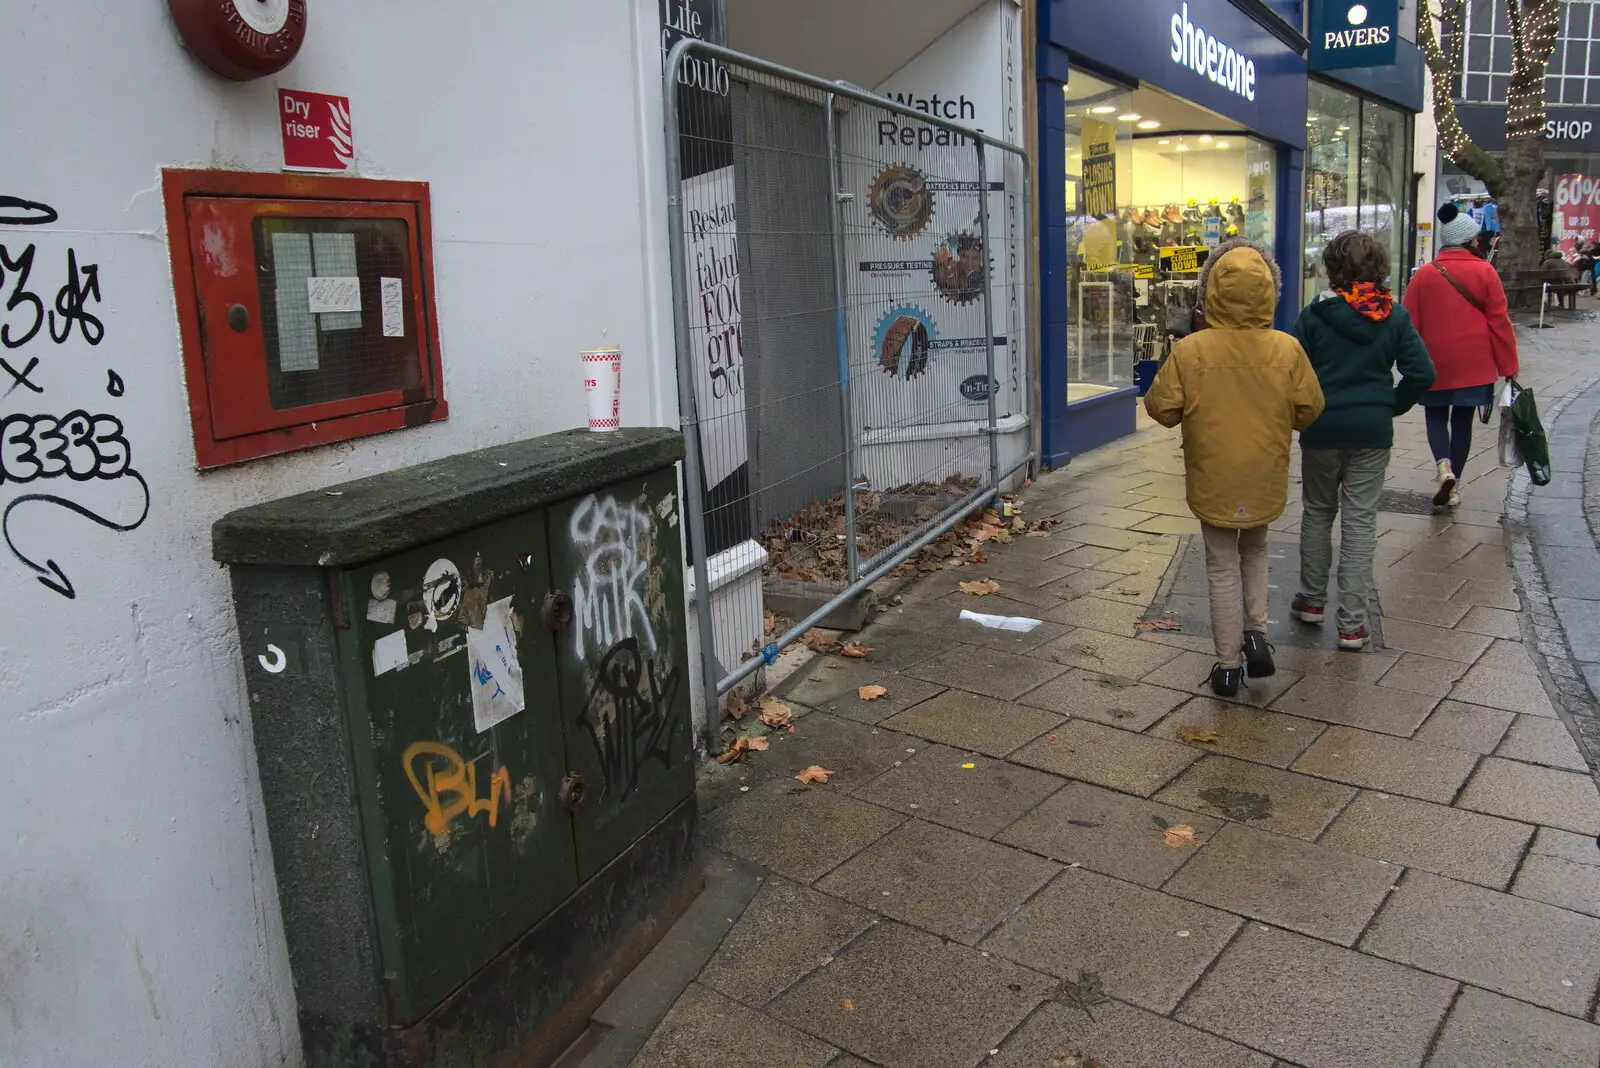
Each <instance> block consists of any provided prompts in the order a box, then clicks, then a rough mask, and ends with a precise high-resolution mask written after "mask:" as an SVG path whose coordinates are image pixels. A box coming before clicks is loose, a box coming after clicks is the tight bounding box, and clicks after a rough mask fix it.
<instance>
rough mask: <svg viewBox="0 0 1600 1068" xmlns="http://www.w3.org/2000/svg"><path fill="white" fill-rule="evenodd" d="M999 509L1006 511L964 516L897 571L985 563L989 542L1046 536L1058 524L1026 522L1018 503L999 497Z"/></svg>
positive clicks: (1043, 521)
mask: <svg viewBox="0 0 1600 1068" xmlns="http://www.w3.org/2000/svg"><path fill="white" fill-rule="evenodd" d="M1001 508H1002V509H1004V510H1005V511H1006V512H1008V513H1010V514H1009V515H1002V514H1001V513H1000V512H997V511H995V509H993V508H985V509H984V510H983V511H981V512H976V513H974V514H972V515H970V516H968V517H967V518H966V520H964V521H963V522H961V523H958V524H956V526H955V527H953V528H952V529H950V530H948V531H946V532H945V533H944V534H943V535H942V536H940V537H939V538H937V539H935V540H934V541H933V542H931V543H929V545H928V547H927V548H925V549H923V550H922V552H921V553H919V554H918V555H917V556H916V557H915V558H913V560H912V561H908V562H907V563H906V564H905V565H903V567H902V568H901V570H902V571H907V570H914V571H920V572H929V571H943V570H945V569H946V568H956V567H972V566H979V565H982V564H986V563H988V562H989V547H990V546H991V545H1007V544H1009V543H1010V542H1011V541H1013V540H1014V539H1016V538H1048V537H1049V536H1050V534H1051V531H1052V529H1053V528H1055V527H1058V526H1060V525H1061V520H1059V519H1040V520H1037V521H1035V522H1029V521H1028V520H1026V519H1024V518H1023V517H1022V506H1021V505H1020V504H1019V503H1017V502H1015V501H1012V500H1009V499H1006V498H1002V504H1001Z"/></svg>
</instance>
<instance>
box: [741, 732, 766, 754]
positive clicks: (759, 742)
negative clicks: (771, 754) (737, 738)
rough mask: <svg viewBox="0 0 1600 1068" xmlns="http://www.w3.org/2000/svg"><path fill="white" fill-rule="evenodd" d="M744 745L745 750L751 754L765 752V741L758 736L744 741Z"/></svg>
mask: <svg viewBox="0 0 1600 1068" xmlns="http://www.w3.org/2000/svg"><path fill="white" fill-rule="evenodd" d="M744 743H745V748H746V749H748V750H750V751H751V752H752V753H764V752H766V751H767V740H766V739H765V738H762V737H761V736H759V735H751V736H750V737H748V738H746V739H745V740H744Z"/></svg>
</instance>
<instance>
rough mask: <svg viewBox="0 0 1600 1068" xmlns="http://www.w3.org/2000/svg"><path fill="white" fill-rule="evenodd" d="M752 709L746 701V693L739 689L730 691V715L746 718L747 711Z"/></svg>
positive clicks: (736, 717) (735, 717)
mask: <svg viewBox="0 0 1600 1068" xmlns="http://www.w3.org/2000/svg"><path fill="white" fill-rule="evenodd" d="M749 711H750V706H749V705H747V704H745V703H744V694H742V693H740V692H739V691H738V690H732V691H730V692H729V693H728V715H730V716H732V717H733V718H734V719H744V717H745V713H747V712H749Z"/></svg>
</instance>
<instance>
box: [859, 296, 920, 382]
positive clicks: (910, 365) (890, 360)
mask: <svg viewBox="0 0 1600 1068" xmlns="http://www.w3.org/2000/svg"><path fill="white" fill-rule="evenodd" d="M933 338H934V328H933V318H932V317H931V316H929V315H928V313H927V312H925V311H923V310H922V309H921V308H919V307H917V306H916V305H914V304H902V305H900V306H899V307H895V308H890V309H889V310H888V311H887V312H885V313H884V315H883V318H881V319H879V320H878V329H877V330H876V331H874V332H873V337H872V351H873V352H874V353H876V354H877V357H878V370H880V371H882V372H883V373H884V374H886V375H888V376H889V377H891V378H895V377H902V378H904V379H905V380H906V381H908V382H909V381H911V379H913V378H916V377H917V376H918V375H921V374H926V373H927V371H928V359H929V353H930V351H931V350H932V348H933Z"/></svg>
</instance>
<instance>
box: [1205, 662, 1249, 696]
mask: <svg viewBox="0 0 1600 1068" xmlns="http://www.w3.org/2000/svg"><path fill="white" fill-rule="evenodd" d="M1243 676H1244V669H1243V668H1236V667H1235V668H1230V667H1223V666H1222V665H1221V664H1217V665H1216V666H1215V667H1213V668H1212V669H1211V692H1212V693H1214V694H1216V695H1217V696H1218V697H1238V696H1239V683H1240V682H1242V681H1243Z"/></svg>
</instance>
